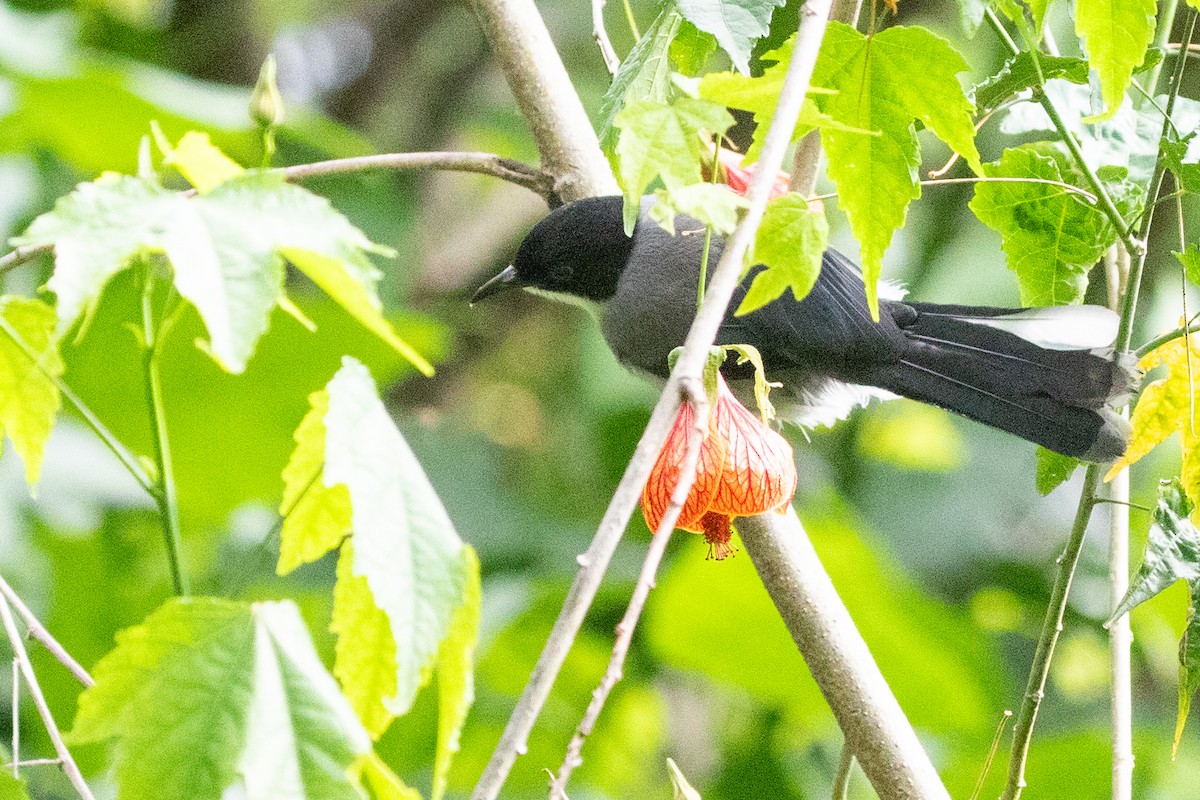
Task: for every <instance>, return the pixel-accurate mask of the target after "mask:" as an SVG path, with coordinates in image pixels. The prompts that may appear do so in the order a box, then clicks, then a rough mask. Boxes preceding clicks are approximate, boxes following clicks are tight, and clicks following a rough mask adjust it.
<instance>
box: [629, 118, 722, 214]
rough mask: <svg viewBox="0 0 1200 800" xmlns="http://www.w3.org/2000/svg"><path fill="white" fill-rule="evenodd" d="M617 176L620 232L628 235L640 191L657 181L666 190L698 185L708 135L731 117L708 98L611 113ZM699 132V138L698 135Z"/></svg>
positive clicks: (718, 131) (707, 149)
mask: <svg viewBox="0 0 1200 800" xmlns="http://www.w3.org/2000/svg"><path fill="white" fill-rule="evenodd" d="M615 124H616V126H617V127H618V128H620V129H621V134H620V138H619V139H618V140H617V151H616V153H617V162H618V172H617V177H618V180H619V182H620V184H621V188H622V190H623V191H624V193H625V233H626V234H632V232H633V226H634V224H636V222H637V215H638V209H639V207H640V203H641V198H642V195H643V194H644V193H645V191H646V188H647V187H649V185H650V184H651V183H652V182H654V180H655V179H656V178H661V179H662V182H663V185H664V186H666V188H667V189H668V190H673V189H678V188H680V187H683V186H688V185H690V184H694V183H700V182H701V174H700V166H701V161H702V160H703V159H706V158H709V157H711V156H710V152H709V148H710V146H711V144H710V139H709V138H708V136H709V135H710V134H717V135H719V134H722V133H724V132H725V131H726V130H727V129H728V128H729V127H730V126H731V125H733V117H732V116H731V115H730V113H729V112H728V111H726V110H725V108H724V107H722V106H720V105H718V104H716V103H713V102H711V101H709V100H703V99H698V98H694V97H680V98H678V99H676V100H675V101H674V102H672V103H671V104H670V105H663V104H662V103H658V102H655V101H653V100H639V101H638V102H636V103H630V104H629V105H627V106H625V108H623V109H622V110H621V112H620V113H619V114H617V117H616V120H615ZM702 132H704V134H705V135H704V136H702Z"/></svg>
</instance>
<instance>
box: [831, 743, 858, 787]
mask: <svg viewBox="0 0 1200 800" xmlns="http://www.w3.org/2000/svg"><path fill="white" fill-rule="evenodd" d="M853 769H854V751H853V750H851V749H850V745H849V744H847V743H846V742H842V754H841V756H839V757H838V767H837V772H835V773H834V775H833V800H847V798H849V797H850V773H851V771H852V770H853Z"/></svg>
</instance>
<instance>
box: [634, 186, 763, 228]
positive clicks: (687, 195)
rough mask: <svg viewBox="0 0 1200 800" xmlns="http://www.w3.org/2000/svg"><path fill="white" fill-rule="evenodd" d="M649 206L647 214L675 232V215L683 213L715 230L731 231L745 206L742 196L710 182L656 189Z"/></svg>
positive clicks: (744, 199) (726, 187)
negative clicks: (652, 203)
mask: <svg viewBox="0 0 1200 800" xmlns="http://www.w3.org/2000/svg"><path fill="white" fill-rule="evenodd" d="M654 196H655V202H654V205H652V206H650V217H651V219H653V220H654V221H655V222H657V223H658V224H659V225H662V226H663V228H665V229H666V230H668V231H670V232H671V233H672V234H673V233H674V232H675V217H676V215H678V214H686V215H687V216H689V217H692V218H693V219H695V220H698V221H699V222H702V223H704V224H705V225H710V226H712V229H713V231H714V232H715V233H719V234H728V233H733V230H734V228H736V227H737V223H738V214H739V212H740V211H741V209H743V208H745V207H746V203H747V201H746V198H745V197H744V196H743V195H740V194H738V193H737V192H731V191H730V190H729V187H728V186H724V185H722V184H713V183H693V184H689V185H687V186H681V187H679V188H678V189H658V190H657V191H655V193H654Z"/></svg>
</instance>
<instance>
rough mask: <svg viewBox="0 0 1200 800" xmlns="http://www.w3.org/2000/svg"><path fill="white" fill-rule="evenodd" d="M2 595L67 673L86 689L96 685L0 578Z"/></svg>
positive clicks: (35, 637)
mask: <svg viewBox="0 0 1200 800" xmlns="http://www.w3.org/2000/svg"><path fill="white" fill-rule="evenodd" d="M0 595H2V596H3V597H4V599H5V600H7V601H8V602H9V604H10V605H11V606H12V607H13V608H14V609H15V610H16V612H17V615H18V616H19V617H20V618H21V621H22V622H24V623H25V630H26V631H28V632H29V635H30V636H32V637H33V638H34V639H36V640H37V641H38V642H40V643H41V645H42V647H44V648H46V650H47V651H48V652H49V653H50V655H52V656H54V658H55V659H57V660H58V663H60V664H62V665H63V666H64V667H66V668H67V671H68V672H70V673H71V674H72V675H74V676H75V680H77V681H79V682H80V683H82V684H83V685H84V688H87V687H89V686H95V685H96V682H95V681H94V680H92V676H91V675H89V674H88V671H87V670H86V669H84V668H83V667H82V666H81V665H80V663H79V662H78V661H76V660H75V659H74V658H73V657H72V656H71V654H70V653H68V652H67V649H66V648H65V647H63V646H62V645H61V644H59V643H58V640H57V639H55V638H54V637H53V636H52V635H51V634H50V631H48V630H46V626H45V625H43V624H42V623H41V622H40V621H39V620H38V618H37V617H35V616H34V614H33V612H32V611H30V610H29V606H27V605H25V601H23V600H22V599H21V597H20V595H18V594H17V592H16V590H14V589H13V588H12V586H11V585H10V584H9V583H8V581H6V580H4V578H3V577H0Z"/></svg>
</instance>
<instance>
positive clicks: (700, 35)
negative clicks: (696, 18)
mask: <svg viewBox="0 0 1200 800" xmlns="http://www.w3.org/2000/svg"><path fill="white" fill-rule="evenodd" d="M716 49H717V40H716V39H714V38H713V36H712V34H709V33H705V32H704V31H702V30H699V29H698V28H697V27H696V26H695V25H693V24H692V23H690V22H688V21H687V20H684V22H683V24H682V25H680V26H679V32H678V33H677V34H676V35H675V39H674V41H672V42H671V47H670V50H669V51H668V52H670V54H671V61H672V62H674V64H675V68H676V69H677V70H679V72H680V73H681V74H683V75H688V76H692V77H695V76H698V75H700V74H702V73H703V72H704V65H705V64H707V63H708V58H709V56H711V55H712V54H713V53H714V52H715V51H716Z"/></svg>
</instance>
